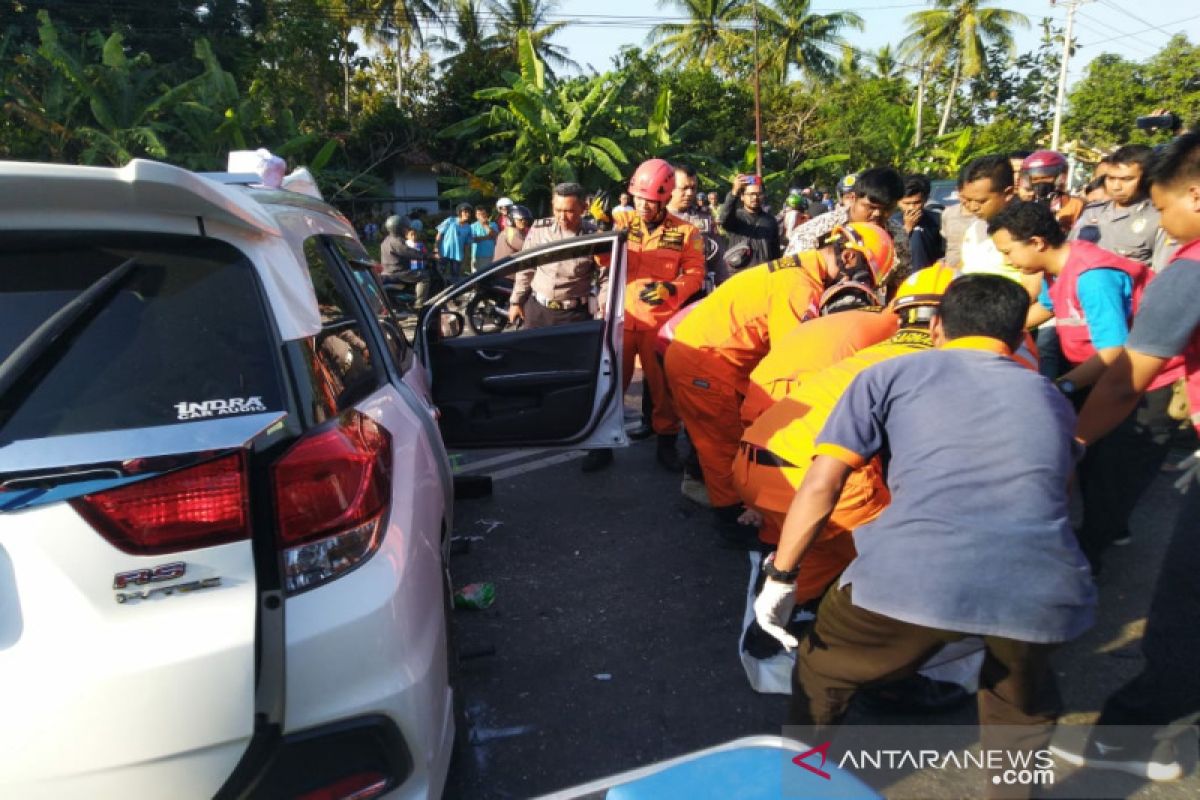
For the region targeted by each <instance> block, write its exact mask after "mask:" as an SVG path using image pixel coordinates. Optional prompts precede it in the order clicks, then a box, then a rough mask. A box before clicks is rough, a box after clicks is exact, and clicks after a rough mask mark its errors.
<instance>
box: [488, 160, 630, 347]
mask: <svg viewBox="0 0 1200 800" xmlns="http://www.w3.org/2000/svg"><path fill="white" fill-rule="evenodd" d="M552 208H553V211H554V216H552V217H547V218H546V219H539V220H538V221H537V222H535V223H534V224H533V227H532V228H531V229H530V231H529V235H528V236H527V237H525V247H530V248H532V247H537V246H538V245H542V244H547V243H549V242H557V241H561V240H563V239H570V238H572V237H575V236H581V235H583V234H588V233H594V232H595V229H594V228H593V227H592V226H590V225H588V224H587V223H585V222H584V219H583V214H584V211H585V210H586V208H587V205H586V202H585V192H584V189H583V187H582V186H580V185H579V184H578V183H560V184H558V185H557V186H555V187H554V199H553V205H552ZM594 284H595V285H598V287H599V293H600V297H601V298H604V297H605V290H606V289H607V287H608V270H606V269H603V268H602V267H601V266H600V265H599V264H598V263H597V262H596V260H595V259H594V258H592V257H591V256H580V257H577V258H565V259H562V260H561V261H551V262H547V263H543V264H538V265H537V266H536V267H530V268H529V269H523V270H521V271H520V272H518V273H517V274H516V275H514V276H513V290H512V295H511V297H510V298H509V306H508V319H509V321H510V322H516V321H517V319H518V318H520V319H523V320H525V326H526V327H529V328H545V327H549V326H552V325H564V324H567V323H570V322H580V321H583V320H589V319H591V318H592V312H591V310H590V307H589V305H588V301H589V298H590V297H591V294H592V286H593V285H594Z"/></svg>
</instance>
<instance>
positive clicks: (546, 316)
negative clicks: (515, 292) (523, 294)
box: [524, 297, 592, 328]
mask: <svg viewBox="0 0 1200 800" xmlns="http://www.w3.org/2000/svg"><path fill="white" fill-rule="evenodd" d="M524 308H525V327H526V328H551V327H554V326H555V325H569V324H570V323H572V322H587V321H588V320H589V319H591V318H592V312H591V311H589V310H588V307H587V303H584V304H583V305H581V306H576V307H575V308H572V309H567V310H563V309H553V308H546V307H545V306H544V305H542V304H541V303H539V302H538V301H537V299H536V298H534V297H530V298H529V299H528V300H526V301H525V306H524Z"/></svg>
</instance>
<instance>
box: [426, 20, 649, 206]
mask: <svg viewBox="0 0 1200 800" xmlns="http://www.w3.org/2000/svg"><path fill="white" fill-rule="evenodd" d="M518 40H519V41H518V45H519V54H520V58H519V59H518V64H519V67H520V74H515V73H511V72H506V73H504V79H505V81H506V82H507V84H508V85H507V86H497V87H493V88H489V89H481V90H480V91H478V92H476V93H475V98H476V99H478V100H483V101H485V102H488V103H490V104H491V105H490V107H489V108H488V109H487V110H485V111H483V112H481V113H479V114H476V115H475V116H473V117H470V118H468V119H465V120H462V121H461V122H458V123H455V124H453V125H451V126H449V127H448V128H445V129H444V130H442V131H441V133H440V134H439V135H440V136H442V137H445V138H459V139H469V140H473V141H474V142H475V144H476V145H477V146H478V147H479V148H480V149H481V150H483V151H485V152H491V153H492V157H491V158H490V159H488V160H487V161H485V162H484V163H483V164H482V165H481V166H479V167H478V168H477V169H475V170H473V171H470V172H468V171H466V170H461V169H454V171H457V172H458V174H457V175H456V176H453V177H451V178H449V179H446V180H445V183H447V184H449V185H451V186H453V187H454V188H452V189H451V190H449V191H447V192H446V193H445V196H446V197H447V198H448V199H456V198H460V197H469V196H479V195H489V196H495V195H497V194H500V193H503V194H505V195H508V196H510V197H514V198H517V199H522V200H525V201H526V202H532V201H534V200H535V199H539V198H545V197H548V196H549V194H550V190H551V188H552V187H553V186H554V185H555V184H556V183H560V182H563V181H574V182H579V183H583V184H584V185H585V186H597V185H600V184H603V183H607V182H619V181H621V180H622V178H623V175H624V172H625V171H627V168H628V165H629V157H628V156H627V154H626V149H625V148H624V147H623V146H622V145H620V144H618V143H617V142H616V141H615V140H614V139H613V138H611V136H610V135H609V134H610V132H611V124H610V122H611V113H610V112H611V110H612V109H614V108H615V107H616V103H617V100H618V98H619V97H620V94H621V91H622V89H623V88H624V86H625V81H624V80H623V79H622V78H620V77H617V76H614V75H612V74H605V75H596V76H593V77H591V78H587V79H577V80H574V81H570V82H565V83H559V82H558V81H556V80H554V79H553V78H552V77H550V76H548V75H547V74H546V69H545V65H544V64H543V63H542V61H541V60H540V59H539V58H538V57H537V54H536V53H535V52H534V48H533V43H532V41H531V39H530V36H529V33H528V31H521V32H519V34H518Z"/></svg>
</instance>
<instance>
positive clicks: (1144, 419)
mask: <svg viewBox="0 0 1200 800" xmlns="http://www.w3.org/2000/svg"><path fill="white" fill-rule="evenodd" d="M1077 402H1079V403H1082V398H1077ZM1170 402H1171V387H1170V386H1165V387H1163V388H1161V389H1156V390H1154V391H1153V392H1147V393H1146V395H1145V396H1144V397H1142V399H1141V401H1140V402H1139V403H1138V405H1137V408H1135V409H1134V410H1133V412H1132V413H1131V414H1130V415H1129V416H1128V417H1127V418H1126V419H1125V421H1124V422H1122V423H1121V424H1120V425H1118V426H1117V427H1116V429H1114V430H1113V431H1112V433H1110V434H1108V435H1107V436H1105V437H1104V438H1103V439H1101V440H1100V441H1098V442H1096V443H1095V444H1093V445H1092V446H1091V447H1089V448H1088V450H1087V453H1085V454H1084V457H1083V460H1082V461H1080V462H1079V466H1078V468H1077V471H1076V474H1077V476H1078V477H1079V490H1080V493H1081V494H1082V495H1083V525H1082V527H1081V528H1080V530H1079V545H1080V547H1081V548H1082V549H1083V553H1084V555H1086V556H1087V557H1088V561H1090V562H1091V563H1092V566H1093V568H1095V567H1098V566H1099V565H1100V560H1101V557H1102V554H1103V553H1104V550H1105V549H1106V548H1107V547H1108V546H1109V545H1110V544H1112V542H1113V540H1114V539H1117V538H1119V537H1120V536H1121V535H1122V534H1124V533H1126V532H1127V531H1128V530H1129V517H1130V515H1132V514H1133V509H1134V507H1135V506H1137V503H1138V500H1139V499H1140V498H1141V496H1142V495H1143V494H1144V493H1145V491H1146V489H1148V488H1149V487H1150V484H1151V483H1153V482H1154V479H1155V477H1156V476H1157V475H1158V472H1159V469H1160V468H1161V467H1162V463H1163V460H1164V459H1165V458H1166V456H1167V450H1168V447H1169V443H1170V439H1171V428H1172V427H1173V425H1174V423H1173V422H1172V420H1171V419H1170V417H1168V416H1167V406H1168V405H1169V404H1170Z"/></svg>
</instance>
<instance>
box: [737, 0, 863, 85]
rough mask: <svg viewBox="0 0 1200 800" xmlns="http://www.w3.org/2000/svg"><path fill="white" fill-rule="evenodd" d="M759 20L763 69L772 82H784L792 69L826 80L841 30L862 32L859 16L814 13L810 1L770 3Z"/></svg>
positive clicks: (838, 48)
mask: <svg viewBox="0 0 1200 800" xmlns="http://www.w3.org/2000/svg"><path fill="white" fill-rule="evenodd" d="M760 18H761V20H762V34H765V36H764V37H762V38H760V47H762V48H763V49H762V52H763V53H765V56H763V62H764V63H763V68H764V70H765V72H766V74H767V75H768V76H770V78H771V79H773V80H774V81H775V82H776V83H784V82H786V81H787V72H788V68H789V67H793V66H794V67H797V68H798V69H799V70H800V71H801V72H802V73H804V74H806V75H808V76H809V77H812V78H814V79H817V80H820V81H828V80H830V79H831V78H832V77H833V76H834V75H835V74H836V72H837V67H838V59H837V57H836V56H834V55H831V54H830V53H831V51H832V52H833V53H839V51H841V50H842V46H843V45H845V44H846V40H845V38H844V37H843V36H842V33H843V31H846V30H859V31H861V30H862V29H863V19H862V17H860V16H859V15H858V14H855V13H854V12H853V11H834V12H831V13H828V14H816V13H813V11H812V2H811V0H774V2H773V3H771V4H770V5H765V6H763V7H762V9H761V12H760ZM764 45H765V46H764Z"/></svg>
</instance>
